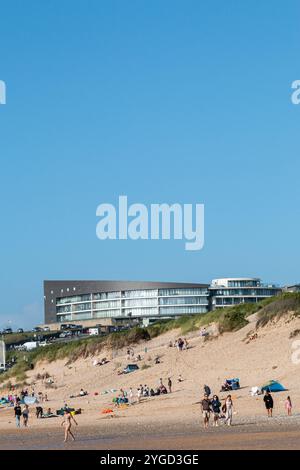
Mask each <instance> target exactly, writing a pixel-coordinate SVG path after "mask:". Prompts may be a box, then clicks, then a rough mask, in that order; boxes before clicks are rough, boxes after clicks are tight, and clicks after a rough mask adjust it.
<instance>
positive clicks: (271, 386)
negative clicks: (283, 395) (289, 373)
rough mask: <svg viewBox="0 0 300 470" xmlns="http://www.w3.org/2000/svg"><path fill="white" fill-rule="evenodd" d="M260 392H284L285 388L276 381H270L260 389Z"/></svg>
mask: <svg viewBox="0 0 300 470" xmlns="http://www.w3.org/2000/svg"><path fill="white" fill-rule="evenodd" d="M261 390H262V391H263V392H265V391H267V390H268V391H269V392H284V391H285V390H286V388H285V387H284V386H283V385H281V383H279V382H277V381H276V380H270V381H269V382H267V383H266V384H265V385H263V386H262V387H261Z"/></svg>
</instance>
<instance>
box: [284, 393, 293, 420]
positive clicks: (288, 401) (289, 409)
mask: <svg viewBox="0 0 300 470" xmlns="http://www.w3.org/2000/svg"><path fill="white" fill-rule="evenodd" d="M284 406H285V409H286V411H287V414H288V416H292V401H291V398H290V397H289V396H288V397H287V399H286V401H285V405H284Z"/></svg>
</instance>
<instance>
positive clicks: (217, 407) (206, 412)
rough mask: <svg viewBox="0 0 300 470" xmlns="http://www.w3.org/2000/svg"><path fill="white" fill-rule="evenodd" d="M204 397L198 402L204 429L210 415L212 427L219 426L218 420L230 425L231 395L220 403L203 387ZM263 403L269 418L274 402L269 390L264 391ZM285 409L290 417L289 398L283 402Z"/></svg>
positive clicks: (231, 413) (208, 388) (205, 386)
mask: <svg viewBox="0 0 300 470" xmlns="http://www.w3.org/2000/svg"><path fill="white" fill-rule="evenodd" d="M203 391H204V395H203V399H202V400H201V401H200V406H201V412H202V417H203V425H204V428H205V429H207V428H208V426H209V421H210V417H211V415H212V416H213V426H216V427H217V426H219V421H220V419H222V420H223V422H224V424H225V425H228V426H231V425H232V416H233V400H232V396H231V395H227V397H226V398H224V399H223V404H222V403H221V401H220V399H219V397H218V395H213V396H212V398H210V395H211V390H210V387H209V386H208V385H204V387H203ZM263 401H264V404H265V407H266V410H267V416H268V417H269V418H271V417H272V416H273V408H274V400H273V397H272V395H271V393H270V391H269V390H266V392H265V395H264V397H263ZM284 406H285V409H286V412H287V415H288V416H291V415H292V401H291V397H290V396H288V397H287V399H286V400H285V404H284Z"/></svg>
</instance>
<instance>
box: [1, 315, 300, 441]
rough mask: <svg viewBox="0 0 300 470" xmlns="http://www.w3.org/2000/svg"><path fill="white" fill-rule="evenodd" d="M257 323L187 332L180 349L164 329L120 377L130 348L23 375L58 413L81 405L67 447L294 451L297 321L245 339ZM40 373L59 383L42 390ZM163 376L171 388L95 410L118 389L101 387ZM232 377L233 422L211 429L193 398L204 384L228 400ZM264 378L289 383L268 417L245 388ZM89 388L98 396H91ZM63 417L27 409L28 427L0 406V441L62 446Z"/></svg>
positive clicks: (299, 381)
mask: <svg viewBox="0 0 300 470" xmlns="http://www.w3.org/2000/svg"><path fill="white" fill-rule="evenodd" d="M253 320H254V319H253ZM254 327H255V323H254V322H251V323H250V324H249V325H247V326H246V327H245V328H243V329H241V330H240V331H238V332H236V333H227V334H223V335H221V336H217V337H216V338H215V339H212V340H209V341H204V339H203V338H201V337H200V336H199V333H193V334H190V335H188V340H189V346H190V348H189V349H188V350H186V351H182V352H178V351H177V349H176V348H169V347H168V344H169V341H170V340H172V341H174V340H175V339H176V338H177V337H178V336H179V335H180V332H179V331H172V332H168V333H166V334H164V335H162V336H160V337H158V338H155V339H153V340H151V341H149V342H147V343H141V344H140V345H137V346H136V347H135V348H134V349H135V354H138V353H140V354H141V356H142V358H143V360H142V362H141V363H139V366H140V367H141V366H142V364H147V365H150V367H149V368H147V369H144V370H142V369H140V370H138V371H136V372H133V373H131V374H127V375H120V376H119V375H117V370H118V369H121V368H123V367H124V366H126V365H127V363H128V360H127V356H126V350H122V351H118V352H114V353H113V355H112V354H111V352H108V351H106V352H102V353H101V354H100V355H99V356H97V357H98V358H99V359H101V358H102V357H105V356H106V357H107V358H110V359H111V360H110V362H109V363H108V364H106V365H104V366H100V367H99V366H97V367H95V366H93V360H94V359H95V358H92V357H89V358H87V359H80V360H78V361H76V362H75V363H73V364H71V365H66V362H67V361H66V360H61V361H57V362H55V363H50V364H48V363H47V364H46V363H43V364H39V365H38V366H37V367H36V368H35V370H34V371H31V372H30V373H28V377H29V379H28V381H29V382H33V383H34V389H35V391H36V392H38V391H42V392H45V391H46V392H47V394H48V398H49V402H48V403H43V404H42V406H43V407H44V409H46V408H48V407H51V408H52V410H56V409H58V408H61V406H63V405H64V403H67V404H68V405H69V406H72V407H74V408H82V414H81V415H78V416H76V419H77V420H78V423H79V426H78V428H77V429H76V432H77V433H78V437H79V439H78V441H77V442H76V443H74V444H73V443H72V444H71V443H70V444H68V445H70V446H72V448H99V449H100V448H149V446H150V447H152V448H157V449H158V448H163V449H168V448H177V449H181V448H193V449H197V448H209V446H210V445H212V444H211V443H212V441H211V439H213V442H214V444H213V446H214V447H215V446H217V447H218V445H219V448H269V447H270V448H271V447H272V446H273V448H274V446H275V448H282V446H284V447H283V448H300V439H299V438H300V432H298V429H299V424H300V415H298V414H297V413H298V412H300V374H299V370H300V369H299V368H300V365H297V364H294V363H293V362H292V359H291V356H292V353H293V350H292V343H293V341H295V339H297V338H295V339H290V338H289V336H290V333H291V332H293V331H294V330H296V329H300V319H293V320H291V319H287V318H286V319H281V320H280V321H279V322H277V323H276V324H269V325H268V326H266V327H264V328H262V329H259V330H258V338H257V339H255V340H253V341H251V342H250V343H249V344H246V341H245V339H246V337H247V334H248V333H249V332H250V331H251V330H253V329H254ZM145 347H146V348H147V352H146V353H145V350H144V349H145ZM156 355H159V356H160V357H161V364H156V365H155V364H154V358H155V356H156ZM129 362H131V361H129ZM46 371H47V372H48V373H49V374H50V375H51V377H53V379H54V382H55V388H51V389H46V386H45V384H44V383H43V382H42V381H41V380H39V381H37V380H35V377H36V375H37V373H44V372H46ZM179 374H181V375H182V377H183V379H184V380H183V382H181V383H178V381H177V378H178V375H179ZM160 377H161V378H162V379H163V382H164V383H165V384H166V383H167V378H168V377H171V379H172V381H173V392H172V393H171V394H168V395H164V396H159V397H153V398H149V399H147V398H146V399H143V400H142V402H141V403H135V404H134V405H133V406H130V407H128V408H126V409H117V408H113V409H114V413H113V417H109V416H108V415H103V414H102V413H101V411H102V409H104V408H107V407H111V406H112V397H113V396H116V395H117V394H116V393H111V392H110V393H108V394H103V392H104V391H105V390H110V389H118V390H119V389H120V388H123V389H124V390H127V391H128V390H129V387H132V388H133V389H134V392H136V389H137V387H138V386H139V384H143V385H144V384H147V385H149V386H150V387H153V388H156V387H157V386H158V384H159V379H160ZM231 377H239V379H240V384H241V389H240V390H237V391H234V392H232V397H233V401H234V416H233V423H234V424H235V426H232V428H231V429H228V428H227V427H225V426H222V427H220V428H219V429H213V428H211V429H209V431H208V433H209V434H207V433H205V432H204V431H203V430H202V428H201V425H202V423H201V415H200V407H199V404H197V402H199V400H200V399H201V398H202V393H203V385H204V384H208V385H209V386H210V387H211V389H212V391H213V393H217V394H218V395H219V397H221V398H224V397H225V396H226V395H227V394H226V393H219V390H220V385H221V384H222V383H223V382H224V379H225V378H231ZM269 379H276V380H279V381H280V382H282V383H283V384H284V385H285V387H286V388H287V389H288V390H289V391H288V392H281V393H277V394H274V395H273V398H274V402H275V408H274V418H273V419H272V420H268V418H267V417H266V416H265V409H264V406H263V401H262V397H261V396H258V397H251V396H250V394H249V390H250V387H252V386H256V385H257V386H260V385H262V384H263V383H264V382H266V381H268V380H269ZM81 388H83V389H86V390H87V391H88V392H89V395H88V396H86V397H81V398H74V399H70V398H69V397H70V395H74V394H78V393H79V391H80V389H81ZM95 392H97V393H98V395H94V394H95ZM288 394H289V395H291V398H292V402H293V413H294V416H292V417H291V418H287V417H285V409H284V402H285V399H286V396H287V395H288ZM60 423H61V418H51V419H42V420H37V419H36V418H35V416H34V407H33V408H32V413H31V417H30V428H29V429H27V430H26V429H21V430H16V429H15V423H14V418H13V411H12V410H11V409H7V408H2V409H0V448H8V447H9V446H10V442H11V440H12V438H13V436H16V435H17V436H18V442H23V445H24V446H25V447H26V448H37V447H40V448H49V446H50V448H57V446H58V448H60V447H59V446H60V445H61V444H60V441H61V433H62V429H61V428H59V426H60ZM49 436H51V438H49ZM23 440H24V441H23ZM218 443H219V444H218ZM47 446H48V447H47ZM74 446H75V447H74ZM97 446H98V447H97ZM102 446H104V447H102ZM105 446H106V447H105ZM124 446H125V447H124ZM232 446H233V447H232ZM253 446H254V447H253Z"/></svg>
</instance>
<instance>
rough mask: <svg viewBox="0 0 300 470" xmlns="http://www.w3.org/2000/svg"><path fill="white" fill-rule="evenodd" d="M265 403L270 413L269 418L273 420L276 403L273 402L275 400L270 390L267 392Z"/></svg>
mask: <svg viewBox="0 0 300 470" xmlns="http://www.w3.org/2000/svg"><path fill="white" fill-rule="evenodd" d="M264 402H265V407H266V410H267V413H268V418H272V416H273V407H274V402H273V398H272V395H271V393H270V392H269V390H267V391H266V394H265V396H264Z"/></svg>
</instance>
